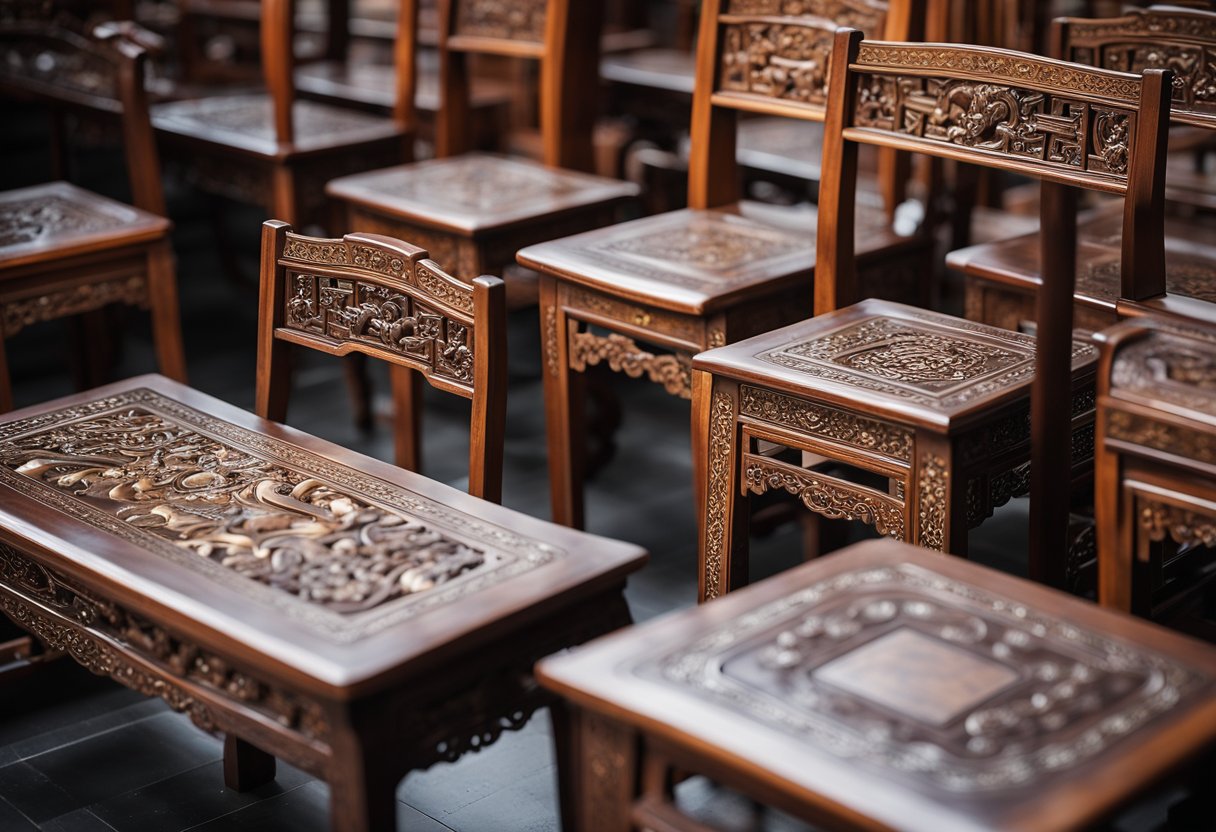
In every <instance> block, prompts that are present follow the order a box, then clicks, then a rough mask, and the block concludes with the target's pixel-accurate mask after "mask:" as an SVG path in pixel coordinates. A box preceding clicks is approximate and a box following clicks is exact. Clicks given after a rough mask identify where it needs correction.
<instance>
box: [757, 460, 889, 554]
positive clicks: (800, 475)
mask: <svg viewBox="0 0 1216 832" xmlns="http://www.w3.org/2000/svg"><path fill="white" fill-rule="evenodd" d="M744 466H745V469H744V472H743V481H744V483H745V484H746V485H747V488H748V490H749V491H751V492H752V493H753V494H764V493H765V492H767V491H768V490H769V489H782V490H784V491H787V492H788V493H790V494H793V495H794V496H795V497H797V498H798V499H799V500H801V501H802V504H803V505H805V506H806V507H807V508H808V509H810V510H811V511H813V512H815V513H816V514H822V515H823V516H824V517H827V518H829V519H832V520H860V521H861V522H862V523H865V524H866V525H869V526H873V527H874V528H875V529H876V530H877V531H878V532H879V533H880V534H885V535H888V536H890V537H894V538H896V539H898V540H903V539H904V505H903V503H901V502H900V501H899V500H897V499H895V498H894V497H888V496H887V495H885V494H879V493H877V492H875V491H873V490H871V489H868V488H862V487H860V486H854V485H852V484H851V483H847V482H843V481H841V480H838V479H835V478H832V477H824V476H821V475H818V474H815V473H813V472H810V471H807V472H803V471H796V470H792V469H791V467H790V466H787V465H782V464H780V463H774V462H771V461H769V460H767V459H765V458H763V457H757V456H754V455H752V454H748V455H746V456H745V457H744Z"/></svg>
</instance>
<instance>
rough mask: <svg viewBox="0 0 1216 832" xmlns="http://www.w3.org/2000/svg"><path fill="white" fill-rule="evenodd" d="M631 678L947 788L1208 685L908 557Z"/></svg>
mask: <svg viewBox="0 0 1216 832" xmlns="http://www.w3.org/2000/svg"><path fill="white" fill-rule="evenodd" d="M636 672H637V673H639V674H640V675H643V676H645V677H648V678H651V679H654V680H656V681H659V682H660V683H662V684H667V685H674V686H677V687H680V688H682V689H685V690H688V691H692V692H694V693H695V694H696V695H698V696H700V697H704V698H706V699H708V700H710V701H712V702H714V703H717V704H719V705H721V706H722V707H725V708H728V709H730V710H731V711H733V712H736V713H739V714H742V715H746V716H747V717H750V718H751V719H754V720H756V721H758V722H761V723H764V724H767V725H770V726H772V727H773V728H774V729H775V730H777V731H780V732H781V733H783V734H788V735H792V736H794V737H797V738H799V739H801V740H804V741H805V742H806V743H807V744H809V745H810V746H812V747H813V748H814V749H816V750H817V751H819V752H821V753H826V754H831V755H835V756H837V757H839V758H841V759H842V760H843V761H847V764H848V765H850V766H861V767H864V768H866V769H869V770H871V771H873V772H874V773H876V774H878V775H885V776H888V777H892V778H896V779H901V780H905V781H910V782H911V783H914V784H915V785H916V787H918V788H929V789H933V790H936V791H939V792H942V793H946V794H968V793H971V794H977V793H992V792H999V791H1006V790H1015V789H1027V788H1033V787H1034V786H1035V785H1036V784H1039V783H1043V782H1045V781H1047V780H1048V779H1049V778H1051V777H1053V776H1057V775H1059V774H1061V773H1063V772H1066V771H1068V770H1070V769H1074V768H1076V767H1078V766H1081V765H1084V764H1085V763H1086V762H1088V761H1090V760H1092V759H1094V758H1095V757H1096V756H1098V755H1101V754H1103V753H1104V752H1106V751H1107V750H1108V749H1110V748H1111V747H1112V746H1114V745H1115V744H1117V743H1119V742H1121V741H1123V740H1125V739H1126V738H1128V737H1130V736H1132V735H1135V734H1137V733H1139V732H1142V731H1151V730H1152V726H1153V724H1154V722H1155V721H1156V720H1158V719H1161V718H1163V717H1165V716H1167V715H1168V714H1169V713H1170V712H1171V711H1172V710H1173V709H1174V708H1175V707H1177V706H1178V704H1179V703H1180V702H1182V701H1184V700H1186V699H1188V698H1189V697H1191V696H1193V695H1199V694H1200V693H1202V692H1203V691H1205V690H1207V689H1209V688H1210V686H1211V683H1212V680H1211V678H1210V677H1209V676H1208V675H1205V674H1204V673H1203V672H1202V671H1201V670H1200V669H1198V668H1193V667H1186V666H1183V665H1181V664H1178V663H1176V662H1175V661H1173V660H1169V659H1164V658H1162V657H1161V656H1159V655H1158V654H1156V653H1153V652H1149V651H1146V650H1142V649H1140V648H1136V647H1132V646H1129V645H1128V644H1127V643H1125V642H1123V641H1116V640H1114V639H1111V638H1109V637H1107V636H1106V635H1104V634H1103V633H1101V632H1097V631H1092V630H1088V629H1085V628H1082V627H1078V626H1076V625H1074V624H1072V623H1069V622H1066V621H1063V620H1060V619H1059V618H1056V617H1055V616H1054V615H1052V614H1050V613H1046V612H1042V611H1040V610H1036V609H1033V608H1029V607H1027V606H1025V605H1024V604H1022V603H1020V602H1018V601H1014V600H1012V599H1008V598H1004V597H1000V596H997V595H993V594H991V593H990V592H988V591H986V590H982V589H979V588H978V587H975V586H971V585H969V584H964V583H961V582H958V581H955V580H952V579H949V578H946V577H943V576H941V575H938V574H936V573H934V572H931V571H929V570H926V569H923V568H920V567H917V566H912V565H901V566H892V567H872V568H862V569H856V570H851V571H847V572H844V573H841V574H838V575H835V576H833V577H831V578H828V579H825V580H823V581H820V582H819V583H816V584H813V585H810V586H807V587H805V588H802V589H799V590H798V591H796V592H793V593H791V594H789V595H786V596H785V597H782V598H779V599H777V600H775V601H771V602H769V603H767V604H765V605H763V606H761V607H758V608H756V609H753V610H750V611H748V613H747V614H746V615H743V616H739V617H736V618H735V619H733V620H730V621H725V622H723V623H721V624H719V625H717V626H715V627H713V628H712V629H711V630H710V631H709V632H708V633H705V634H704V635H703V636H702V637H701V638H700V639H698V640H697V641H696V642H695V643H693V644H691V645H689V646H687V647H684V648H681V649H678V650H675V651H672V652H669V653H666V654H664V655H661V656H656V657H654V658H651V659H643V660H640V661H639V663H638V665H637V666H636Z"/></svg>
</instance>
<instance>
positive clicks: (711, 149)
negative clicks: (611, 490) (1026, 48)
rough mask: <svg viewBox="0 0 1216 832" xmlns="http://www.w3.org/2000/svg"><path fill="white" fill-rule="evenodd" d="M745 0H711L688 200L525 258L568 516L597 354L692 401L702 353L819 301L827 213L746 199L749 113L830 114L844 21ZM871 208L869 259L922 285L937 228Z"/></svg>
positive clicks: (890, 285)
mask: <svg viewBox="0 0 1216 832" xmlns="http://www.w3.org/2000/svg"><path fill="white" fill-rule="evenodd" d="M917 6H918V4H917V3H914V2H913V3H902V4H901V3H896V4H895V5H894V9H893V13H892V14H891V16H890V19H889V20H888V26H889V27H891V28H892V29H894V30H897V31H898V30H903V31H906V30H907V27H908V26H909V25H910V21H911V20H914V19H916V17H917V14H916V11H915V9H916V8H917ZM732 8H734V6H732V5H730V4H728V3H725V2H721V0H706V2H705V5H704V7H703V9H702V15H701V22H702V28H701V34H700V40H699V46H698V49H699V53H698V60H699V64H698V70H699V75H698V79H697V94H696V99H695V102H694V119H693V123H692V135H693V138H692V148H693V151H694V155H693V157H692V177H691V180H690V183H689V192H688V196H689V205H690V206H691V207H690V208H689V209H688V210H682V211H675V212H671V213H667V214H660V215H656V216H651V217H646V218H643V219H640V220H635V221H633V222H627V223H623V224H621V225H616V226H612V227H610V228H604V229H600V230H597V231H592V232H588V233H584V234H580V235H576V236H574V237H568V238H565V239H561V240H554V241H552V242H549V243H544V244H541V245H536V246H531V247H528V248H525V249H523V250H521V251H520V252H519V256H518V259H519V262H520V263H521V264H522V265H524V266H527V267H528V268H531V269H536V270H537V271H539V272H541V274H542V280H541V333H542V335H541V349H542V352H543V355H544V364H545V375H544V378H545V411H546V422H547V431H548V438H549V483H550V492H551V494H552V499H553V517H554V519H555V520H557V521H558V522H560V523H565V524H568V525H572V526H574V527H576V528H577V527H580V526H581V525H582V523H583V499H582V492H583V487H582V480H583V453H584V449H583V436H584V433H585V430H584V428H583V422H582V399H583V395H584V380H583V371H584V370H585V369H586V368H587V367H588V366H592V365H598V364H607V365H608V367H609V368H610V369H612V370H614V371H616V372H624V373H626V374H628V375H630V376H633V377H635V378H636V377H640V376H646V377H647V378H649V379H650V380H651V381H655V382H658V383H660V384H662V385H663V386H664V388H665V389H666V390H667V391H668V392H669V393H672V394H673V395H677V396H681V397H683V398H688V397H689V396H690V395H691V392H692V388H691V375H690V372H689V361H690V357H691V355H692V354H693V353H696V352H700V351H701V350H704V349H709V348H711V347H717V346H721V345H723V344H728V343H732V342H734V341H738V340H740V339H743V338H746V337H749V336H751V335H755V334H757V333H760V332H764V331H766V330H768V329H771V328H773V327H774V326H778V325H780V324H782V323H789V322H792V321H794V320H799V319H801V318H803V317H805V316H806V315H807V314H809V312H810V303H809V299H810V295H811V276H812V268H811V266H812V264H813V262H814V257H815V246H814V240H813V234H814V229H815V227H816V218H817V214H816V211H815V209H814V208H813V207H800V208H798V209H795V210H792V211H791V210H783V209H780V208H778V207H776V206H768V205H762V204H759V203H754V202H749V201H740V200H739V193H738V178H737V168H736V154H735V147H736V144H735V138H736V125H737V121H738V116H739V114H740V113H741V112H762V113H779V114H781V115H783V116H786V117H787V118H789V119H799V120H802V121H804V122H813V121H822V120H823V118H824V114H825V90H824V84H825V81H826V75H827V73H826V69H827V63H828V56H829V53H830V48H831V42H832V33H833V32H834V31H835V29H836V24H835V23H834V22H833V20H832V19H831V18H830V17H828V18H819V17H809V16H782V17H778V16H774V15H772V14H768V13H765V14H758V15H753V14H736V13H733V12H731V11H730V10H731V9H732ZM896 11H897V12H898V13H896ZM898 201H899V200H898V199H897V198H892V199H890V200H889V204H892V205H893V204H895V203H896V202H898ZM860 215H861V217H862V219H861V221H860V223H859V225H860V230H859V235H860V238H861V245H862V257H863V260H864V262H865V264H866V266H867V268H868V269H869V270H870V271H869V274H872V275H874V276H875V284H874V285H875V287H876V290H879V288H880V284H879V283H878V281H879V280H880V279H881V281H882V283H881V286H882V287H885V288H886V289H887V290H888V291H899V290H901V289H902V290H903V291H904V292H908V291H909V290H911V291H912V292H918V291H919V288H920V286H921V285H922V284H918V283H916V282H915V280H916V279H918V278H919V276H920V275H922V274H923V270H921V269H920V268H918V262H917V258H918V257H920V258H923V257H924V256H925V255H926V254H927V246H926V241H925V239H924V238H923V237H920V236H915V237H901V236H899V235H898V234H896V233H895V232H894V231H893V230H892V228H891V223H890V219H889V215H888V214H887V212H886V211H884V210H883V209H882V208H879V207H872V206H871V207H866V208H862V209H861V212H860ZM923 285H927V284H923ZM904 296H905V297H907V296H908V295H907V294H905V295H904ZM593 326H594V327H597V328H601V329H607V330H610V332H609V333H608V334H601V333H600V332H599V331H597V330H593V329H592V328H591V327H593ZM638 341H644V342H647V343H648V344H652V345H654V347H649V346H642V345H640V344H639V343H638ZM656 348H657V349H656ZM652 350H654V351H652Z"/></svg>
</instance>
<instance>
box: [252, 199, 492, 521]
mask: <svg viewBox="0 0 1216 832" xmlns="http://www.w3.org/2000/svg"><path fill="white" fill-rule="evenodd" d="M261 282H262V288H261V310H260V315H259V334H258V383H257V390H258V394H257V412H258V415H260V416H263V417H265V418H269V419H274V420H275V421H283V418H284V417H285V415H286V406H287V390H288V385H289V379H288V378H287V375H288V372H287V365H286V362H285V361H284V360H281V359H280V358H279V357H277V356H280V355H281V354H282V349H281V348H282V346H283V344H284V343H290V344H298V345H300V346H305V347H309V348H311V349H315V350H319V351H321V352H325V353H328V354H330V355H349V354H351V353H362V354H364V355H369V356H372V357H375V358H380V359H383V360H385V361H388V362H389V363H390V364H393V365H395V366H396V367H401V368H405V369H407V370H411V371H415V372H418V373H421V374H422V376H423V377H424V378H425V379H426V380H427V382H428V383H429V384H430V385H431V386H432V387H435V388H436V389H439V390H445V391H447V392H450V393H455V394H456V395H458V396H462V397H464V398H466V399H470V400H471V402H472V410H473V414H472V423H471V426H472V436H471V438H470V442H469V446H470V447H469V491H470V493H472V494H474V495H475V496H478V497H484V498H485V499H490V500H494V501H498V500H499V499H500V496H501V485H502V443H503V434H502V423H503V419H504V416H505V409H504V408H505V402H506V348H507V341H506V323H507V322H506V299H505V298H506V289H505V285H504V284H503V282H502V280H500V279H499V278H497V277H478V278H475V279H474V280H473V281H472V284H471V285H470V284H468V283H464V282H462V281H460V280H457V279H456V278H454V277H452V276H451V275H450V274H448V273H447V272H445V271H444V270H443V269H442V268H440V266H439V265H438V264H437V263H435V262H434V261H433V260H430V259H428V256H427V253H426V252H425V251H423V250H422V249H420V248H418V247H416V246H412V245H410V244H409V243H405V242H402V241H400V240H394V239H392V238H390V237H382V236H379V235H374V234H348V235H346V236H345V237H342V238H341V239H321V238H316V237H305V236H303V235H300V234H296V233H294V232H293V231H292V230H291V226H289V225H288V224H287V223H284V222H279V221H277V220H271V221H268V222H266V223H265V224H264V225H263V228H262V276H261Z"/></svg>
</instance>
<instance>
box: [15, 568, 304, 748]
mask: <svg viewBox="0 0 1216 832" xmlns="http://www.w3.org/2000/svg"><path fill="white" fill-rule="evenodd" d="M0 574H2V575H3V577H4V582H5V586H4V588H3V589H2V590H0V607H2V608H3V609H4V611H5V613H6V614H7V615H9V616H10V617H11V618H13V620H14V621H16V622H17V623H18V624H19V625H21V626H22V627H24V628H26V629H28V630H29V631H30V632H32V633H33V634H34V635H36V636H37V637H38V638H40V639H41V640H42V641H44V642H45V643H46V645H47V647H49V648H51V649H53V650H58V651H62V652H64V653H66V654H67V655H69V656H71V657H72V659H73V660H75V661H77V662H79V663H80V664H82V665H83V666H84V667H86V668H88V669H89V670H90V671H92V672H93V673H97V674H100V675H105V676H110V677H111V678H113V679H115V680H117V681H118V682H121V683H122V684H124V685H126V686H127V687H129V688H131V689H132V690H135V691H138V692H139V693H142V694H144V695H146V696H158V697H160V698H162V699H164V700H165V701H166V702H167V703H168V704H169V705H170V707H172V708H173V709H174V710H177V711H181V712H185V713H187V714H189V715H190V717H191V719H192V720H193V721H194V722H195V723H196V724H197V725H199V727H201V728H203V729H204V730H207V731H215V730H216V725H215V719H214V717H213V716H212V715H211V713H210V712H209V710H208V708H207V706H206V704H205V703H203V702H201V701H199V700H198V699H197V698H195V697H194V696H192V695H191V694H190V693H189V692H188V691H186V690H185V689H183V688H181V687H180V686H177V685H175V684H174V680H175V679H181V680H185V681H189V682H192V683H195V684H198V685H201V686H203V687H205V688H207V689H210V690H212V691H214V692H216V693H218V694H221V695H223V696H225V697H229V698H231V699H233V700H235V701H236V702H237V703H239V704H240V705H242V706H244V707H248V708H253V709H255V710H258V711H261V712H263V713H265V714H266V715H268V716H270V718H271V719H273V720H274V721H276V722H278V723H279V724H280V725H282V726H283V727H284V728H287V729H289V730H293V731H298V732H300V733H301V734H303V735H305V736H307V737H310V738H313V739H318V740H324V739H325V738H326V736H327V734H328V726H327V724H326V719H325V715H324V712H323V711H322V709H321V708H320V706H319V705H317V704H316V703H314V702H311V701H308V700H305V699H302V698H301V697H299V696H297V695H295V694H291V693H287V692H285V691H282V690H279V689H277V688H275V687H273V686H271V685H268V684H266V683H264V682H262V681H260V680H258V679H256V678H255V677H253V676H251V675H249V674H246V673H243V672H241V671H238V670H236V669H234V668H232V667H231V665H230V664H229V663H228V662H227V661H225V660H224V659H222V658H220V657H218V656H216V655H213V654H210V653H207V652H205V651H203V650H201V649H199V648H198V647H196V646H195V645H193V644H190V643H189V642H186V641H183V640H181V639H179V638H177V637H176V636H174V635H172V634H171V633H169V632H167V631H165V630H164V629H162V628H161V627H159V626H157V625H155V624H153V623H151V622H149V621H147V620H146V619H144V618H142V617H141V616H138V615H135V614H133V613H131V612H129V611H127V610H125V609H123V608H122V607H121V606H119V605H117V604H115V603H113V602H111V601H107V600H102V599H100V598H97V597H96V596H94V595H93V594H91V593H89V592H87V591H85V590H83V589H82V588H80V587H77V586H74V585H73V584H72V583H71V582H69V581H68V580H67V579H65V578H63V577H62V576H60V575H57V574H55V573H54V572H52V571H51V570H49V569H47V568H46V567H43V566H41V565H40V564H38V563H36V562H34V561H32V560H30V559H29V558H27V557H25V556H24V555H22V554H20V553H19V552H17V551H16V550H14V549H12V548H10V547H8V546H4V545H0ZM107 639H112V640H113V641H115V642H117V643H118V644H121V645H123V646H124V647H125V648H126V649H128V650H130V651H132V652H133V653H135V654H136V655H138V656H140V657H141V658H142V659H145V660H147V661H149V662H150V663H151V664H152V665H153V666H155V667H156V668H157V669H158V671H159V673H150V672H148V671H147V670H144V669H143V668H142V667H140V666H139V665H138V664H136V663H133V662H132V661H130V660H129V659H127V658H126V657H125V656H124V655H123V654H122V653H121V652H120V651H119V650H117V649H115V648H114V647H112V646H111V644H110V643H109V642H108V641H107Z"/></svg>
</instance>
